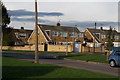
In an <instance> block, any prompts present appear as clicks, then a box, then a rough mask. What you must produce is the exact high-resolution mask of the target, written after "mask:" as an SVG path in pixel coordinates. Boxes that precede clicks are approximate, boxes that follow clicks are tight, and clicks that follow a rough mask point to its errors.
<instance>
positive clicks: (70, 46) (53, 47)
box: [48, 45, 73, 52]
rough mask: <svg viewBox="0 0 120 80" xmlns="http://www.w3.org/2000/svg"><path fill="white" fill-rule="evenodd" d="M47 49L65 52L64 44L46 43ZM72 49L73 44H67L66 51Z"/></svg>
mask: <svg viewBox="0 0 120 80" xmlns="http://www.w3.org/2000/svg"><path fill="white" fill-rule="evenodd" d="M48 51H55V52H66V45H48ZM72 51H73V46H72V45H68V52H72Z"/></svg>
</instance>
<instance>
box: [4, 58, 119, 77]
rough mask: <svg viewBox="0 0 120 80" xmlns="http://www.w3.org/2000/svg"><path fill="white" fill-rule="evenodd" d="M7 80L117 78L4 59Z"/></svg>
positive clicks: (85, 71)
mask: <svg viewBox="0 0 120 80" xmlns="http://www.w3.org/2000/svg"><path fill="white" fill-rule="evenodd" d="M5 78H14V79H15V78H31V79H34V78H109V79H110V78H117V77H116V76H111V75H107V74H102V73H97V72H90V71H87V70H80V69H73V68H66V67H60V66H55V65H49V64H35V63H32V62H29V61H23V60H18V59H12V58H5V57H3V79H5Z"/></svg>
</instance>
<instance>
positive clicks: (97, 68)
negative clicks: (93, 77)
mask: <svg viewBox="0 0 120 80" xmlns="http://www.w3.org/2000/svg"><path fill="white" fill-rule="evenodd" d="M56 55H63V54H39V58H41V59H40V61H39V62H40V64H54V65H58V66H65V67H70V68H76V69H84V70H89V71H92V72H99V73H104V74H110V75H114V76H120V67H115V68H112V67H110V66H109V65H108V64H102V63H88V62H84V61H76V60H59V59H56V58H55V56H56ZM2 56H4V57H12V58H17V59H22V60H27V61H34V53H8V52H3V53H2Z"/></svg>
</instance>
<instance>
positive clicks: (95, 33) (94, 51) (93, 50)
mask: <svg viewBox="0 0 120 80" xmlns="http://www.w3.org/2000/svg"><path fill="white" fill-rule="evenodd" d="M95 38H96V22H95V31H94V50H93V52H94V53H95Z"/></svg>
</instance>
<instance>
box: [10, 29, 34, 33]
mask: <svg viewBox="0 0 120 80" xmlns="http://www.w3.org/2000/svg"><path fill="white" fill-rule="evenodd" d="M12 31H13V32H23V33H26V32H27V33H32V31H33V30H27V29H23V30H22V29H12Z"/></svg>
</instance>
